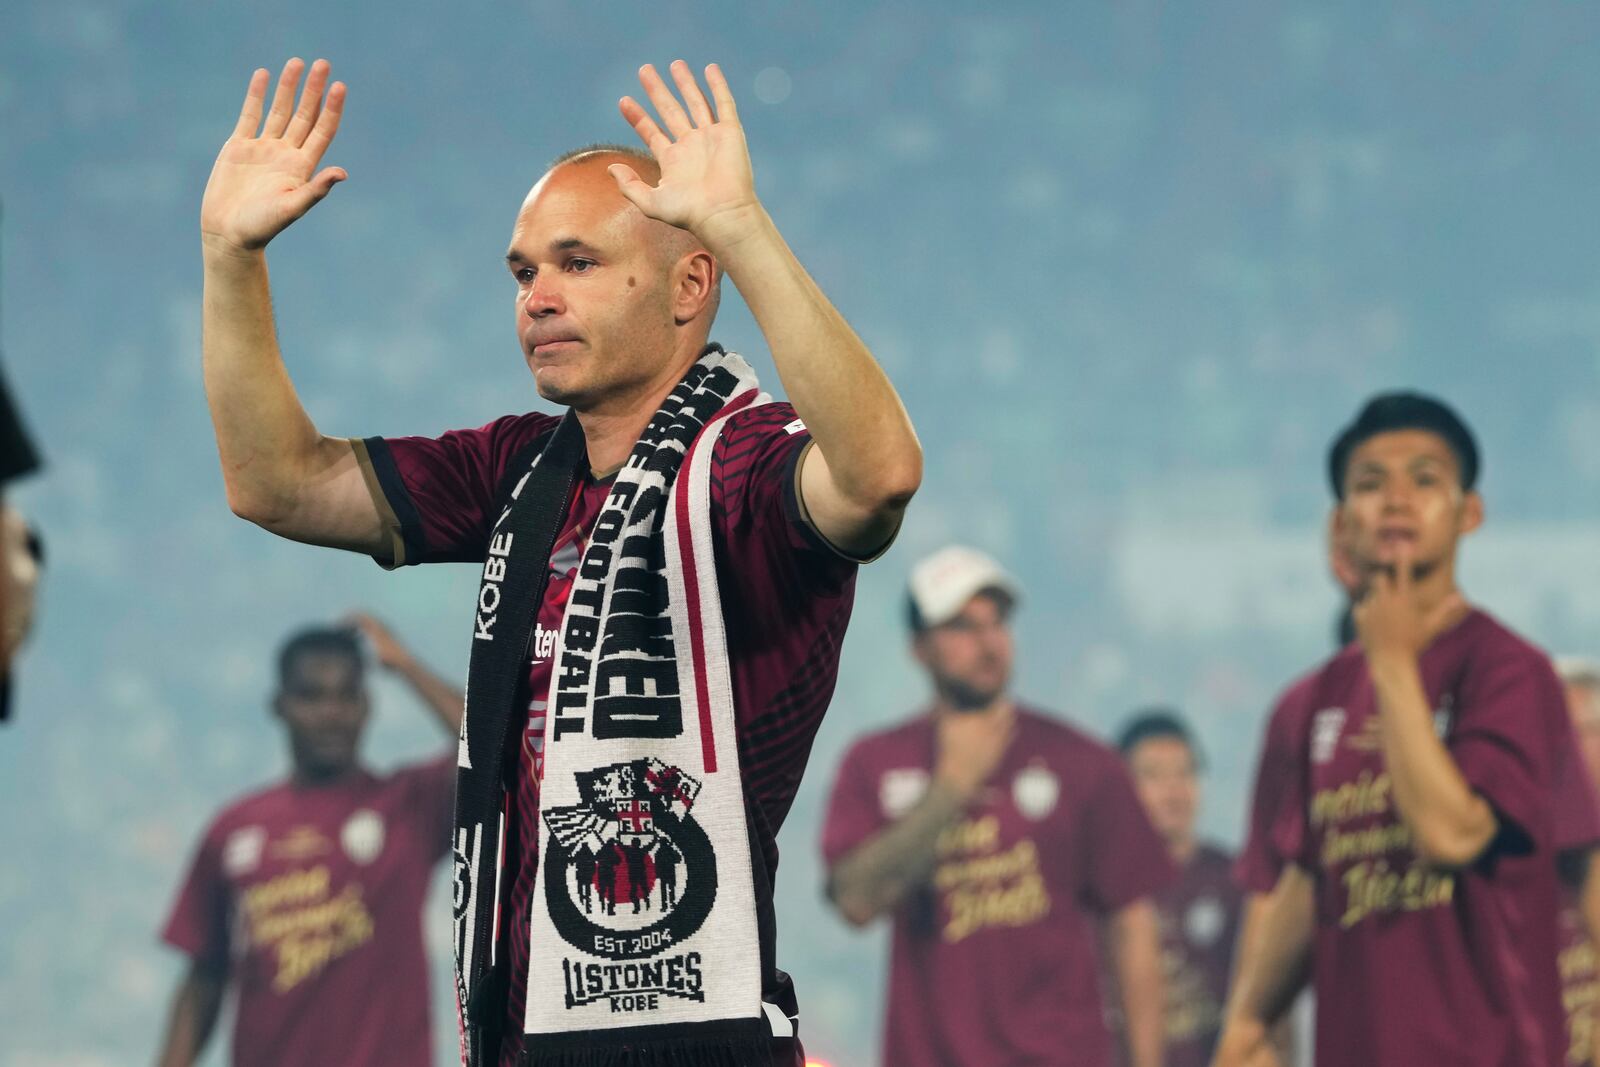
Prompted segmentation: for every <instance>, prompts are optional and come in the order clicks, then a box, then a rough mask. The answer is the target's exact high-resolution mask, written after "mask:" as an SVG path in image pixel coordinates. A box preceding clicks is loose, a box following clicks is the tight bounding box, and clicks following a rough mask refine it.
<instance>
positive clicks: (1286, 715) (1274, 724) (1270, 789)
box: [1233, 674, 1317, 893]
mask: <svg viewBox="0 0 1600 1067" xmlns="http://www.w3.org/2000/svg"><path fill="white" fill-rule="evenodd" d="M1316 678H1317V676H1316V675H1315V674H1311V675H1307V676H1306V677H1304V678H1301V679H1299V680H1298V681H1296V682H1295V683H1294V684H1293V685H1291V686H1290V687H1289V688H1288V689H1286V690H1284V692H1283V694H1282V695H1280V696H1279V697H1278V702H1277V703H1276V704H1275V705H1274V706H1273V708H1272V715H1271V717H1269V718H1268V719H1267V732H1266V736H1265V737H1264V738H1263V740H1262V743H1261V758H1260V759H1259V760H1258V761H1257V763H1256V780H1255V786H1254V788H1253V789H1252V790H1251V793H1250V817H1249V820H1248V822H1247V823H1246V832H1245V841H1244V847H1243V848H1242V849H1240V850H1239V858H1238V859H1237V860H1235V861H1234V865H1233V877H1234V881H1235V882H1237V883H1238V885H1239V887H1240V888H1241V889H1243V890H1244V891H1245V892H1246V893H1270V892H1272V887H1273V886H1275V885H1277V884H1278V875H1280V874H1282V873H1283V864H1284V860H1283V857H1282V856H1281V855H1279V854H1278V851H1277V849H1276V848H1274V847H1273V844H1272V826H1273V823H1274V822H1276V821H1277V818H1278V814H1279V812H1281V811H1282V810H1283V801H1284V792H1285V790H1286V788H1287V786H1288V783H1289V782H1290V781H1291V780H1292V779H1293V773H1294V768H1295V766H1296V760H1298V759H1299V758H1300V757H1301V754H1302V753H1303V752H1304V751H1305V739H1304V738H1303V737H1301V736H1300V733H1301V731H1302V730H1303V729H1304V727H1305V726H1306V725H1307V724H1309V723H1310V721H1311V720H1310V712H1309V710H1308V709H1307V707H1306V702H1307V701H1309V700H1311V699H1312V692H1313V685H1314V683H1315V682H1316Z"/></svg>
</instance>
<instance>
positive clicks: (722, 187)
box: [610, 60, 757, 239]
mask: <svg viewBox="0 0 1600 1067" xmlns="http://www.w3.org/2000/svg"><path fill="white" fill-rule="evenodd" d="M671 69H672V79H673V81H675V82H676V83H677V86H678V91H679V92H681V93H682V94H683V103H682V104H679V103H678V98H677V97H676V96H675V95H673V92H672V90H671V89H669V88H668V87H667V84H666V82H664V81H663V80H662V79H661V75H660V74H658V73H657V72H656V69H655V67H653V66H649V65H646V66H645V67H643V68H641V69H640V71H639V83H640V85H642V86H643V87H644V90H645V93H646V95H648V96H649V98H650V102H651V103H652V104H653V105H655V109H656V114H658V115H660V116H661V122H662V123H664V124H665V125H666V132H663V131H662V129H661V126H659V125H657V123H656V121H655V120H654V119H652V118H651V117H650V115H649V113H648V112H646V111H645V109H644V107H643V106H642V105H640V104H639V102H638V101H636V100H634V99H633V97H631V96H625V97H623V98H622V104H621V109H622V117H623V118H625V119H626V120H627V121H628V124H629V125H630V126H632V127H633V129H634V132H635V133H637V134H638V135H639V138H640V139H641V140H642V141H644V143H645V146H646V147H647V148H649V149H650V154H651V155H653V156H655V158H656V162H657V164H659V165H660V167H661V179H660V181H658V182H657V183H656V184H655V185H654V186H652V185H650V184H649V183H648V182H646V181H644V180H643V179H641V178H640V177H639V175H638V174H637V173H635V172H634V170H633V168H632V167H629V166H628V165H627V164H624V163H616V164H613V165H612V166H611V168H610V169H611V172H612V174H613V175H615V176H616V179H617V184H618V186H619V187H620V188H621V190H622V194H623V195H624V196H626V197H627V198H628V199H629V200H631V201H632V202H633V203H634V205H635V206H637V207H638V208H639V210H640V211H643V212H644V213H645V214H646V215H649V216H650V217H651V218H653V219H659V220H661V221H662V222H665V223H669V224H670V225H673V226H679V227H682V228H683V229H686V230H688V231H690V232H691V233H693V234H695V235H696V236H698V237H701V238H702V239H705V238H706V237H708V234H707V233H706V230H707V229H715V228H717V227H718V226H720V225H722V224H723V223H724V222H725V221H728V220H732V219H735V218H737V217H739V216H741V215H744V214H746V213H748V212H749V210H750V209H752V208H754V207H755V206H756V203H757V202H756V191H755V176H754V174H753V173H752V171H751V168H750V150H749V148H748V147H747V146H746V144H745V138H744V127H742V126H741V125H740V124H739V113H738V111H737V110H736V109H735V108H734V103H733V93H732V92H730V91H729V89H728V83H727V80H726V79H725V78H723V76H722V71H721V70H720V69H719V68H718V67H717V66H716V64H712V65H711V66H709V67H707V68H706V84H707V86H709V87H710V89H711V95H712V97H713V99H715V101H716V105H717V110H716V114H715V115H713V114H712V112H711V106H710V105H709V104H708V103H707V102H706V98H705V95H704V94H703V93H702V92H701V91H700V86H699V84H698V83H697V82H696V81H695V77H694V74H693V73H692V72H691V71H690V70H689V66H688V64H686V63H684V62H683V61H682V60H678V61H677V62H675V63H673V64H672V68H671ZM686 109H687V110H686Z"/></svg>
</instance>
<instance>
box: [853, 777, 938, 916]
mask: <svg viewBox="0 0 1600 1067" xmlns="http://www.w3.org/2000/svg"><path fill="white" fill-rule="evenodd" d="M965 808H966V801H965V799H964V798H963V796H962V794H961V793H960V792H959V791H958V790H955V789H953V788H951V787H949V786H946V785H943V784H941V783H939V782H938V781H937V780H936V781H935V782H934V783H933V784H932V785H930V786H929V787H928V792H927V793H926V794H925V795H924V796H923V798H922V800H921V801H919V802H918V803H917V805H916V806H915V807H913V808H912V809H911V810H910V811H908V812H907V813H906V814H905V815H904V816H903V817H902V818H901V819H900V820H899V821H897V822H895V823H894V824H893V825H892V826H889V827H888V828H886V829H885V830H883V831H882V832H881V833H879V834H878V835H877V836H876V837H873V838H870V839H868V840H867V841H865V842H864V843H862V844H861V845H860V846H859V847H857V848H856V849H855V850H854V851H853V852H851V853H850V854H849V855H848V856H845V857H844V858H843V859H841V860H840V861H839V862H838V863H837V864H835V865H834V868H833V871H832V872H831V874H830V876H829V879H828V895H829V896H830V897H832V898H833V902H834V904H835V905H836V906H837V907H838V909H839V911H840V912H841V913H842V914H843V915H844V917H845V918H846V919H849V920H850V921H851V922H853V923H855V924H857V925H861V924H863V923H866V922H867V921H869V920H871V919H873V918H875V917H876V916H878V915H882V914H883V913H885V912H888V911H892V910H894V908H896V907H897V906H899V904H900V902H901V901H902V900H904V899H905V897H906V895H907V894H908V893H909V892H910V891H911V890H912V889H914V888H916V887H917V886H919V885H922V884H923V883H924V882H926V881H927V879H928V876H929V875H930V874H931V873H932V871H933V867H934V864H935V862H936V860H937V859H938V845H939V835H940V834H941V833H943V832H944V830H945V829H946V828H947V827H949V826H950V825H951V824H952V823H954V822H955V821H956V820H957V819H958V818H960V816H961V814H962V812H963V811H964V810H965Z"/></svg>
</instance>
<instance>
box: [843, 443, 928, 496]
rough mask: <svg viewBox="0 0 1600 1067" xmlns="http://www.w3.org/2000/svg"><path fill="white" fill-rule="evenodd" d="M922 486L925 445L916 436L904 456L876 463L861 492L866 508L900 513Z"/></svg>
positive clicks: (886, 458) (887, 458) (888, 458)
mask: <svg viewBox="0 0 1600 1067" xmlns="http://www.w3.org/2000/svg"><path fill="white" fill-rule="evenodd" d="M921 488H922V447H921V446H920V445H919V444H917V442H916V441H915V440H914V439H913V440H912V441H911V443H910V446H909V447H908V448H907V449H906V450H905V451H904V454H902V455H896V456H893V457H885V458H884V459H883V461H882V462H880V463H878V464H876V465H875V469H874V470H873V473H872V478H871V480H870V482H869V483H868V484H867V485H865V486H863V487H862V488H861V490H860V492H859V494H858V495H857V499H858V500H860V501H861V503H862V506H863V507H864V509H865V510H867V511H870V512H872V513H874V514H877V515H898V514H900V513H901V512H903V511H905V509H906V506H907V505H908V504H910V503H911V498H912V497H914V496H916V495H917V490H918V489H921Z"/></svg>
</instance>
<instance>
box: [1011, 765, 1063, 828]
mask: <svg viewBox="0 0 1600 1067" xmlns="http://www.w3.org/2000/svg"><path fill="white" fill-rule="evenodd" d="M1060 796H1061V781H1060V779H1058V778H1057V777H1056V776H1055V775H1054V774H1052V773H1051V772H1050V769H1049V768H1048V767H1044V766H1041V765H1039V764H1034V765H1033V766H1031V767H1027V768H1024V769H1023V771H1022V773H1020V774H1018V775H1017V776H1016V777H1015V778H1013V779H1012V780H1011V799H1012V800H1013V801H1015V802H1016V805H1017V810H1018V811H1020V812H1022V814H1024V815H1026V816H1027V817H1028V818H1030V819H1032V820H1033V821H1034V822H1038V821H1039V820H1040V819H1042V818H1044V817H1045V816H1046V815H1049V814H1050V813H1051V812H1052V811H1055V810H1056V800H1057V798H1059V797H1060Z"/></svg>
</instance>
